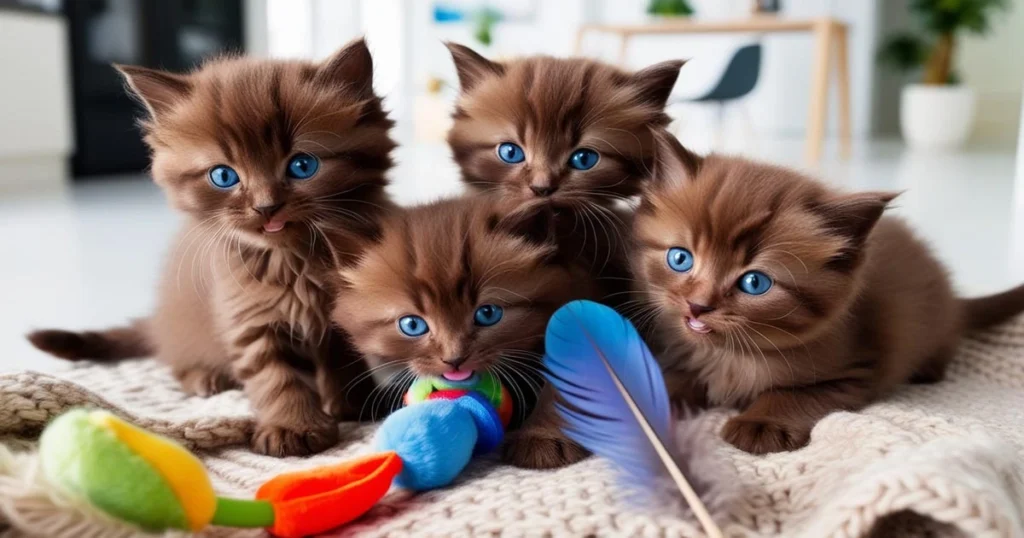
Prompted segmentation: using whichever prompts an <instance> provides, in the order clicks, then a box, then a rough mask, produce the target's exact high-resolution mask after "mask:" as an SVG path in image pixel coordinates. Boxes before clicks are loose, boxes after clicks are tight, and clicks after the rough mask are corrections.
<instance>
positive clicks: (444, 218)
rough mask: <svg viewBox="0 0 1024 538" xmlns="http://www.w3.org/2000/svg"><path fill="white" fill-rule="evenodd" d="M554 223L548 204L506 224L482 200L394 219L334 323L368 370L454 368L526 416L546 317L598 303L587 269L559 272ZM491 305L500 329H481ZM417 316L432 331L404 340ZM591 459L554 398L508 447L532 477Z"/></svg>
mask: <svg viewBox="0 0 1024 538" xmlns="http://www.w3.org/2000/svg"><path fill="white" fill-rule="evenodd" d="M549 219H550V210H549V208H547V207H546V206H543V207H537V205H536V204H534V207H527V208H523V209H522V210H521V211H517V212H515V213H512V214H508V213H506V212H504V211H502V210H500V209H499V208H498V204H497V203H495V200H494V199H493V198H490V197H483V196H474V197H468V198H462V199H452V200H445V201H440V202H436V203H432V204H428V205H424V206H419V207H414V208H410V209H407V210H405V211H403V212H401V213H396V214H393V215H392V216H391V217H390V218H389V219H387V220H386V221H385V222H384V223H383V228H382V239H381V241H380V242H379V243H378V244H376V245H374V246H373V247H371V248H370V249H368V250H367V251H366V253H365V254H364V255H363V256H362V258H361V259H360V262H359V263H358V265H356V266H353V267H351V268H348V269H344V270H342V271H341V275H340V276H341V279H342V281H343V285H341V286H340V291H339V294H338V297H337V300H336V302H335V315H334V319H335V321H337V322H338V324H340V325H341V326H342V327H343V328H344V329H345V330H346V332H348V333H349V334H351V335H352V338H353V343H354V344H355V345H356V347H357V348H358V349H359V350H360V351H361V352H362V353H364V354H365V355H367V356H369V357H371V360H373V361H374V362H381V363H386V364H390V365H392V366H402V367H405V368H407V371H408V372H409V374H415V375H431V376H440V375H442V374H444V373H445V372H449V371H452V370H453V364H456V365H457V366H456V368H458V369H461V370H467V371H483V370H489V371H492V372H495V373H496V374H497V375H498V376H499V377H500V378H501V379H502V380H503V382H504V383H505V384H506V386H508V388H509V390H510V391H511V392H512V394H513V395H514V397H515V399H516V400H517V401H516V405H519V406H520V408H519V409H520V410H522V409H523V405H526V406H529V405H530V404H531V402H530V400H532V398H533V397H534V396H536V395H535V392H536V391H537V389H538V386H539V380H538V376H537V375H536V373H537V368H538V365H539V363H538V359H539V358H540V356H541V353H543V339H544V331H545V328H546V326H547V321H548V318H549V317H550V316H551V314H552V313H553V312H554V311H555V310H556V309H557V308H558V307H559V306H561V305H563V304H565V303H566V302H568V301H570V300H573V299H578V298H588V297H592V296H593V280H592V279H591V278H590V277H589V276H588V274H587V273H586V272H585V271H580V270H578V269H573V266H566V265H564V264H561V263H558V262H557V249H556V246H555V244H554V243H553V241H552V239H551V237H550V231H549V226H550V223H549V222H548V221H549ZM489 304H493V305H498V306H500V307H502V308H503V309H504V315H503V317H502V319H501V321H500V322H498V323H497V324H495V325H493V326H479V325H478V324H475V323H474V312H475V311H476V309H477V308H479V307H480V306H482V305H489ZM408 315H417V316H421V317H422V318H423V319H424V320H425V321H426V323H427V326H428V327H429V331H428V332H427V333H426V334H424V335H422V336H419V337H410V336H406V335H405V334H402V333H401V332H400V331H399V327H398V321H399V320H400V319H401V318H402V317H403V316H408ZM398 394H400V392H398V391H397V389H396V390H395V391H394V392H393V395H398ZM389 403H393V402H389ZM584 456H585V452H584V451H583V450H582V449H581V448H580V447H578V446H576V445H575V444H573V443H572V442H571V441H569V440H568V439H566V438H565V437H563V436H562V434H561V432H560V431H559V429H558V424H557V422H556V416H555V414H554V412H553V409H552V408H551V394H550V393H549V392H548V391H547V389H545V390H543V391H541V397H540V402H539V403H537V405H536V406H535V410H534V411H533V412H532V414H531V415H530V416H529V417H528V418H527V419H526V421H525V423H524V424H523V426H522V427H521V428H520V429H519V430H518V431H516V432H514V433H512V434H511V435H510V437H509V440H508V443H507V444H506V449H505V457H506V459H507V460H508V461H510V462H512V463H514V464H516V465H520V466H524V467H531V468H549V467H557V466H560V465H565V464H568V463H572V462H574V461H576V460H579V459H581V458H582V457H584Z"/></svg>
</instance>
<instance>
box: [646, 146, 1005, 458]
mask: <svg viewBox="0 0 1024 538" xmlns="http://www.w3.org/2000/svg"><path fill="white" fill-rule="evenodd" d="M661 139H662V140H661V142H660V149H659V163H658V171H657V174H656V181H655V182H654V183H653V184H652V185H651V187H650V189H649V190H648V192H647V193H645V196H644V197H643V201H642V204H641V206H640V208H639V210H638V212H637V218H636V222H635V239H636V242H637V245H638V246H637V252H636V255H635V256H634V270H635V272H636V274H637V276H638V279H639V281H641V282H643V283H644V284H643V285H644V289H643V290H642V291H643V292H644V293H645V294H646V299H647V300H648V301H650V302H651V304H652V305H653V306H654V307H655V309H656V310H658V312H659V315H658V322H659V324H660V328H661V329H662V330H663V331H664V336H665V337H666V338H667V341H666V344H667V345H666V350H665V353H664V354H663V355H662V357H661V358H662V359H663V360H664V362H665V366H666V368H667V370H668V375H667V380H668V382H669V384H670V385H672V389H673V392H675V397H677V398H681V399H687V400H689V401H690V402H691V403H699V400H705V399H706V401H707V403H711V404H715V405H729V406H735V407H738V408H739V409H741V410H742V413H740V414H739V415H738V416H737V417H735V418H732V419H731V420H729V421H728V422H727V423H726V424H725V427H724V428H723V431H722V435H723V437H724V438H725V439H726V440H727V441H728V442H730V443H732V444H733V445H735V446H737V447H739V448H741V449H743V450H746V451H749V452H754V453H766V452H776V451H782V450H793V449H796V448H800V447H802V446H804V445H805V444H806V443H807V442H808V440H809V437H810V432H811V429H812V428H813V426H814V424H815V423H816V422H817V421H818V420H819V419H821V418H822V417H823V416H825V415H826V414H828V413H830V412H832V411H836V410H855V409H858V408H861V407H863V406H865V405H867V404H868V403H870V402H872V401H874V400H876V399H877V398H879V397H881V396H883V395H885V394H886V393H888V392H890V391H891V390H893V389H894V388H895V387H896V386H897V385H898V384H900V383H904V382H907V381H915V382H933V381H937V380H939V379H941V378H942V376H943V373H944V371H945V369H946V366H947V363H948V362H949V359H950V357H951V356H952V354H953V352H954V350H955V347H956V345H957V343H958V341H959V339H960V336H961V334H963V332H964V331H965V330H966V329H970V328H979V327H984V326H988V325H991V324H993V323H997V322H999V321H1002V320H1004V319H1006V318H1007V317H1009V316H1011V315H1013V314H1015V313H1017V312H1019V311H1020V310H1021V309H1022V308H1024V286H1022V287H1018V288H1016V289H1014V290H1011V291H1009V292H1006V293H1003V294H1000V295H996V296H992V297H988V298H982V299H973V300H962V299H958V298H956V297H955V296H954V294H953V292H952V289H951V287H950V283H949V280H948V278H947V276H946V271H945V270H944V269H943V267H942V266H941V265H940V264H939V262H938V261H937V260H936V259H935V258H934V256H933V255H932V254H931V253H930V252H929V250H928V248H927V247H926V246H925V245H924V243H922V242H921V241H920V240H918V239H917V238H916V237H915V236H914V235H913V234H912V233H911V231H910V230H909V228H907V226H906V225H905V224H903V222H901V221H900V220H898V219H895V218H892V217H882V213H883V210H884V209H885V208H886V205H887V204H888V203H889V201H891V200H892V199H893V198H894V197H895V194H891V193H871V192H869V193H859V194H841V193H838V192H835V191H833V190H831V189H829V188H827V187H826V186H824V185H823V184H822V183H819V182H817V181H813V180H811V179H808V178H805V177H803V176H801V175H799V174H797V173H795V172H792V171H789V170H785V169H782V168H777V167H773V166H768V165H762V164H757V163H753V162H750V161H746V160H742V159H735V158H728V157H723V156H719V155H710V156H707V157H703V158H702V157H698V156H696V155H694V154H692V153H690V152H688V151H687V150H686V149H684V148H683V147H682V146H680V145H679V143H678V142H677V141H676V140H675V139H674V138H671V137H668V136H661ZM672 247H682V248H686V249H689V250H690V251H692V253H693V259H694V264H693V267H692V269H690V270H689V271H687V272H676V271H674V270H673V269H671V268H670V267H669V265H668V263H667V261H666V256H667V251H668V250H669V249H670V248H672ZM750 270H760V271H763V272H765V273H766V274H768V275H769V276H770V277H771V278H772V279H773V280H774V284H773V285H772V287H771V288H770V289H769V290H768V291H767V292H766V293H764V294H763V295H757V296H755V295H749V294H745V293H742V292H741V291H740V290H739V289H737V281H738V279H739V278H740V276H741V275H742V274H743V273H744V272H746V271H750ZM691 319H697V320H698V322H700V323H703V324H704V326H701V325H700V323H697V324H696V327H697V328H698V329H700V330H694V329H693V328H691V327H692V326H693V324H692V322H690V320H691ZM707 328H710V329H711V332H709V333H704V332H703V330H704V329H707Z"/></svg>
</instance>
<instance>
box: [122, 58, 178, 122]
mask: <svg viewBox="0 0 1024 538" xmlns="http://www.w3.org/2000/svg"><path fill="white" fill-rule="evenodd" d="M114 69H117V71H118V72H119V73H121V76H123V77H124V80H125V83H127V84H128V88H129V89H130V90H131V93H132V94H133V95H134V96H135V97H137V98H138V99H139V101H142V104H144V105H146V109H147V110H148V111H149V115H150V117H152V118H153V119H156V118H157V117H158V116H160V115H162V114H165V113H167V112H168V111H169V110H171V109H172V108H173V107H174V105H175V104H176V103H178V102H180V101H182V100H184V99H185V98H187V97H188V96H189V94H190V93H192V83H191V82H190V81H189V78H188V75H177V74H174V73H169V72H167V71H161V70H159V69H150V68H148V67H140V66H137V65H118V64H114Z"/></svg>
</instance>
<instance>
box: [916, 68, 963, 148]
mask: <svg viewBox="0 0 1024 538" xmlns="http://www.w3.org/2000/svg"><path fill="white" fill-rule="evenodd" d="M972 127H974V90H972V89H970V88H968V87H966V86H933V85H925V84H910V85H907V86H904V87H903V94H902V95H901V96H900V129H901V130H902V131H903V139H904V140H906V141H907V144H909V145H910V147H912V148H920V149H952V148H958V147H960V146H963V144H964V142H965V141H967V137H968V136H970V134H971V128H972Z"/></svg>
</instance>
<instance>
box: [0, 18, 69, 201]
mask: <svg viewBox="0 0 1024 538" xmlns="http://www.w3.org/2000/svg"><path fill="white" fill-rule="evenodd" d="M67 49H68V42H67V27H66V24H65V22H64V19H63V18H61V17H58V16H50V15H40V14H32V13H20V12H14V11H0V73H4V75H3V77H2V79H0V190H7V189H23V188H30V189H38V188H41V187H44V185H43V184H44V183H45V184H48V185H47V187H52V186H56V185H59V184H61V183H62V182H63V181H65V179H66V178H67V159H68V158H69V157H70V155H71V153H72V150H73V136H72V132H71V121H72V120H71V96H70V88H71V80H70V78H71V77H70V73H69V72H68V70H69V67H68V59H67Z"/></svg>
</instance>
